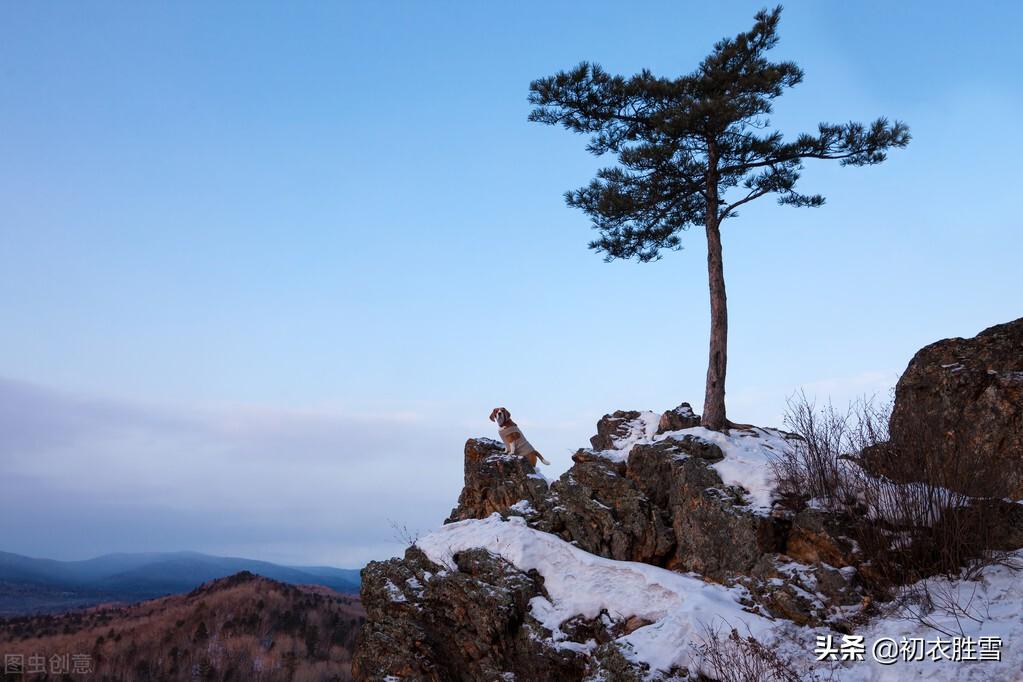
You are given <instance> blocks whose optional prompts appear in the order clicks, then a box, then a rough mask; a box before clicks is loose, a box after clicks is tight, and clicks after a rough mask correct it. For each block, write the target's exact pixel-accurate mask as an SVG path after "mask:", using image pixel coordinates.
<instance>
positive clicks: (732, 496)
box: [628, 439, 784, 578]
mask: <svg viewBox="0 0 1023 682" xmlns="http://www.w3.org/2000/svg"><path fill="white" fill-rule="evenodd" d="M706 446H713V447H714V448H717V446H715V445H713V444H711V443H704V444H703V445H700V446H696V445H695V444H694V442H693V441H691V440H689V439H685V440H683V441H677V440H674V439H666V440H663V441H659V442H657V443H653V444H640V445H636V446H635V447H633V449H632V454H631V455H630V456H629V469H628V477H629V478H630V479H632V480H633V481H635V482H636V485H637V487H638V488H639V490H641V491H642V492H643V493H644V494H646V496H647V497H648V498H649V499H650V500H651V502H652V503H653V504H654V505H655V506H656V507H657V508H660V509H664V510H665V513H666V515H667V517H668V518H669V519H670V520H671V527H672V530H673V531H674V535H675V541H676V542H675V549H674V553H673V555H672V557H671V558H670V559H669V560H668V561H667V562H666V564H665V565H666V566H667V567H669V568H674V569H677V570H683V571H698V572H700V573H703V574H704V575H706V576H708V577H712V578H723V577H724V576H727V575H728V574H731V573H735V572H743V571H748V570H749V569H750V568H752V567H753V565H754V564H755V563H756V561H757V560H758V559H759V558H760V556H761V555H763V554H764V553H767V552H774V551H778V550H779V549H780V547H779V545H780V543H781V542H782V541H783V537H784V532H783V531H784V529H783V528H781V527H780V526H781V524H782V523H783V522H782V521H781V520H779V519H776V518H774V517H770V516H764V515H762V514H758V513H755V512H753V511H750V510H749V509H747V508H746V507H745V504H744V498H743V494H742V491H741V490H737V489H735V488H734V487H731V486H726V485H725V484H724V483H723V482H722V480H721V477H720V476H719V475H718V473H717V471H715V470H714V469H713V468H712V467H710V466H709V465H708V461H707V460H706V459H704V458H703V457H699V456H692V455H690V454H689V452H690V451H696V452H700V453H704V454H706V453H707V452H710V451H711V449H710V448H709V447H706ZM718 453H719V454H720V449H718Z"/></svg>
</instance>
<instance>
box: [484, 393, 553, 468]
mask: <svg viewBox="0 0 1023 682" xmlns="http://www.w3.org/2000/svg"><path fill="white" fill-rule="evenodd" d="M490 421H492V422H497V433H498V434H500V436H501V440H503V441H504V447H505V449H507V450H508V454H510V455H519V456H520V457H525V458H526V459H528V460H529V463H530V464H531V465H532V466H533V467H535V466H536V460H538V459H539V460H540V461H541V462H543V463H544V464H547V465H550V462H548V461H547V460H546V459H544V458H543V455H541V454H540V453H539V452H537V451H536V448H534V447H533V446H532V445H530V444H529V441H528V440H526V437H525V436H523V435H522V431H520V430H519V425H518V424H516V423H515V422H513V421H512V419H511V412H509V411H508V410H506V409H505V408H503V407H495V408H494V411H493V412H491V413H490Z"/></svg>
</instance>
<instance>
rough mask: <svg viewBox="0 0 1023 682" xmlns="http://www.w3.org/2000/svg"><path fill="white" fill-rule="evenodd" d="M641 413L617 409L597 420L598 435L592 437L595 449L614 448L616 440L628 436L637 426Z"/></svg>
mask: <svg viewBox="0 0 1023 682" xmlns="http://www.w3.org/2000/svg"><path fill="white" fill-rule="evenodd" d="M641 414H643V413H642V412H637V411H635V410H615V411H614V412H612V413H611V414H605V415H604V416H603V417H601V418H600V421H598V422H597V435H596V436H593V437H592V438H590V445H591V446H592V447H593V449H594V450H612V449H614V447H615V443H616V441H619V440H621V439H623V438H626V437H628V435H629V434H630V432H631V431H632V429H633V428H635V425H634V423H635V421H636V420H637V419H639V417H640V415H641Z"/></svg>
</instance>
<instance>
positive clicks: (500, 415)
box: [490, 407, 511, 426]
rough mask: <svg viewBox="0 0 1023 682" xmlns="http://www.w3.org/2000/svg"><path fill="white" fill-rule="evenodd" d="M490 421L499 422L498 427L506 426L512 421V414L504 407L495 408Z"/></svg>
mask: <svg viewBox="0 0 1023 682" xmlns="http://www.w3.org/2000/svg"><path fill="white" fill-rule="evenodd" d="M490 421H492V422H497V425H498V426H504V425H505V424H507V423H508V422H509V421H511V412H509V411H508V410H506V409H505V408H503V407H495V408H494V411H493V412H491V413H490Z"/></svg>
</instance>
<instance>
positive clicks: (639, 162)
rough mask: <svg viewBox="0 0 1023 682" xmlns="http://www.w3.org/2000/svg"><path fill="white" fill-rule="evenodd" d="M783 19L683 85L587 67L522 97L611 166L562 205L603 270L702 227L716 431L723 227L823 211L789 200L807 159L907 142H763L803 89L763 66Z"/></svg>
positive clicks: (804, 200)
mask: <svg viewBox="0 0 1023 682" xmlns="http://www.w3.org/2000/svg"><path fill="white" fill-rule="evenodd" d="M781 9H782V8H781V7H780V6H779V7H776V8H775V9H774V10H771V11H767V10H761V11H760V12H758V13H757V15H756V17H755V20H756V23H755V24H754V25H753V28H752V29H751V30H750V31H748V32H745V33H740V34H739V35H737V36H735V38H725V39H723V40H721V41H719V42H718V43H717V44H716V45H714V50H713V52H711V54H710V55H709V56H708V57H706V58H705V59H704V60H703V61H702V62H701V63H700V65H699V67H698V68H697V69H696V70H695V71H693V72H692V73H690V74H688V75H685V76H682V77H680V78H675V79H669V78H663V77H656V76H654V75H653V74H652V73H651V72H650V71H647V70H644V71H642V72H640V73H638V74H636V75H634V76H631V77H629V78H625V77H623V76H612V75H610V74H608V73H607V72H605V71H604V70H603V69H602V68H601V67H600V66H599V65H597V64H590V63H587V62H583V63H581V64H579V66H577V67H575V68H574V69H572V70H570V71H562V72H559V73H557V74H556V75H554V76H550V77H547V78H541V79H539V80H536V81H533V82H532V83H531V84H530V86H529V91H530V92H529V102H530V104H533V105H535V108H534V109H533V111H532V113H531V114H530V115H529V120H531V121H537V122H540V123H546V124H549V125H558V124H560V125H562V126H564V127H565V128H567V129H568V130H572V131H574V132H577V133H584V134H589V135H590V136H591V137H590V141H589V144H588V145H587V149H588V151H590V152H591V153H593V154H595V155H598V156H600V155H603V154H606V153H608V152H610V153H613V154H616V155H617V157H618V163H617V165H615V166H612V167H609V168H604V169H601V170H600V171H598V172H597V177H596V178H595V179H594V180H593V181H592V182H591V183H590V184H589V185H588V186H586V187H583V188H581V189H578V190H575V191H571V192H567V193H566V195H565V199H566V202H567V203H568V205H569V206H572V207H575V208H579V209H582V210H583V211H584V212H585V213H586V214H587V215H588V216H590V218H591V219H592V221H593V227H594V229H596V230H597V231H598V232H599V234H600V237H599V238H598V239H596V240H594V241H592V242H591V243H590V248H591V249H595V250H596V251H598V252H602V253H604V255H605V260H608V261H610V260H614V259H616V258H636V259H638V260H639V261H640V262H648V261H651V260H656V259H659V258H660V256H661V251H663V250H666V249H667V250H678V249H680V248H681V240H680V238H679V233H680V232H682V231H684V230H686V229H688V228H689V227H690V226H692V225H702V226H703V227H704V230H705V231H706V234H707V275H708V279H709V282H710V315H711V324H710V359H709V363H708V366H707V387H706V395H705V399H704V407H703V425H704V426H706V427H708V428H711V429H715V430H721V429H724V428H727V427H728V424H729V422H728V419H727V417H726V415H725V370H726V365H727V357H728V356H727V350H728V348H727V347H728V310H727V303H726V297H725V276H724V267H723V263H722V260H721V223H722V222H723V221H724V220H726V219H727V218H733V217H735V216H736V215H737V213H736V209H738V208H739V207H740V206H742V205H743V204H746V203H749V202H751V201H753V200H755V199H759V198H760V197H762V196H765V195H768V194H775V195H777V198H778V203H779V204H787V205H789V206H820V205H822V204H823V203H824V197H822V196H820V195H819V194H801V193H799V192H797V191H796V181H797V180H798V179H799V176H800V174H801V172H802V170H803V160H804V159H833V160H838V161H839V162H840V163H841V164H842V165H843V166H866V165H873V164H877V163H881V162H882V161H884V160H885V158H886V154H885V152H886V150H888V149H890V148H893V147H905V146H906V145H907V144H908V143H909V139H910V136H909V128H908V127H907V126H906V125H905V124H904V123H902V122H899V121H895V122H894V123H889V121H888V120H887V119H885V118H879V119H877V120H876V121H874V122H873V123H871V124H870V125H869V126H865V125H863V124H861V123H845V124H840V125H832V124H826V123H821V124H820V125H819V126H818V129H817V132H816V133H815V134H808V133H804V134H801V135H799V136H798V137H796V138H795V139H794V140H792V141H785V140H784V138H783V136H782V134H781V133H780V132H779V131H776V130H775V131H772V130H769V126H770V122H769V120H768V119H767V116H768V115H769V114H770V113H771V102H772V100H774V99H775V98H776V97H779V96H780V95H781V94H782V93H783V92H784V91H785V89H786V88H791V87H792V86H794V85H796V84H797V83H799V82H800V81H801V80H802V79H803V72H802V70H801V69H800V68H799V67H798V66H796V64H794V63H792V62H770V61H768V60H767V58H766V57H765V55H766V53H767V51H768V50H770V49H771V48H772V47H774V46H775V45H776V44H777V43H778V35H777V31H778V21H779V19H780V17H781Z"/></svg>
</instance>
